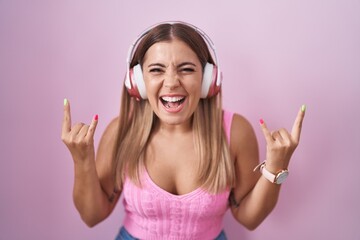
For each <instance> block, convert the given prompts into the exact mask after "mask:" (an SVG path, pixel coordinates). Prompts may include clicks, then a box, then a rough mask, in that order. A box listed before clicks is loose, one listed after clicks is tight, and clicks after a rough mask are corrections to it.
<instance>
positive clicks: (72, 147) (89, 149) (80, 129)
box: [61, 99, 98, 162]
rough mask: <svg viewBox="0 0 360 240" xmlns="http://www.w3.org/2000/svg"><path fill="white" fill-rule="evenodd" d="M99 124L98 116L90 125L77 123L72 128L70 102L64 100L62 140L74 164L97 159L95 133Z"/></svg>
mask: <svg viewBox="0 0 360 240" xmlns="http://www.w3.org/2000/svg"><path fill="white" fill-rule="evenodd" d="M97 123H98V115H95V116H94V118H93V120H92V121H91V123H90V125H86V124H84V123H76V124H75V125H73V126H71V113H70V102H69V101H68V100H67V99H64V118H63V122H62V131H61V139H62V141H63V142H64V143H65V145H66V146H67V147H68V149H69V151H70V153H71V155H72V157H73V159H74V162H79V161H81V162H83V161H86V160H89V159H90V160H94V159H95V150H94V133H95V130H96V126H97Z"/></svg>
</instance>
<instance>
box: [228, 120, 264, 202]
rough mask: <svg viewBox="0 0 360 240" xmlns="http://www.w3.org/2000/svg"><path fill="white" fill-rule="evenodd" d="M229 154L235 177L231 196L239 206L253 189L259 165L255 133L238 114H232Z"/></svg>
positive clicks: (257, 177)
mask: <svg viewBox="0 0 360 240" xmlns="http://www.w3.org/2000/svg"><path fill="white" fill-rule="evenodd" d="M230 153H231V157H232V159H234V166H235V175H236V182H235V186H234V189H233V194H234V197H235V201H236V202H237V203H239V204H241V200H242V199H243V198H244V197H245V196H246V195H247V194H248V193H249V192H250V191H251V190H252V189H253V188H254V186H255V184H256V182H257V180H258V179H259V177H260V174H259V173H258V172H253V169H254V168H255V166H256V165H257V164H258V163H259V150H258V143H257V139H256V135H255V132H254V130H253V128H252V126H251V124H250V123H249V122H248V121H247V120H246V119H245V118H244V117H243V116H240V115H238V114H234V117H233V120H232V124H231V134H230Z"/></svg>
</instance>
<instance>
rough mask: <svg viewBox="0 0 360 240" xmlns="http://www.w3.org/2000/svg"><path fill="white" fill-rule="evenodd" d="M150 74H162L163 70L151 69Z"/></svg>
mask: <svg viewBox="0 0 360 240" xmlns="http://www.w3.org/2000/svg"><path fill="white" fill-rule="evenodd" d="M149 72H151V73H161V72H163V70H162V69H161V68H151V69H149Z"/></svg>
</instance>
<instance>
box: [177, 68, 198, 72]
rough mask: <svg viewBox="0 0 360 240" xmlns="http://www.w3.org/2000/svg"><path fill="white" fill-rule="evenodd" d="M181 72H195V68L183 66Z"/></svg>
mask: <svg viewBox="0 0 360 240" xmlns="http://www.w3.org/2000/svg"><path fill="white" fill-rule="evenodd" d="M180 71H181V72H195V69H194V68H182V69H180Z"/></svg>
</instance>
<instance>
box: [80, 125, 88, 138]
mask: <svg viewBox="0 0 360 240" xmlns="http://www.w3.org/2000/svg"><path fill="white" fill-rule="evenodd" d="M89 127H90V126H89V125H86V124H83V125H82V127H81V128H80V131H79V132H78V134H77V137H78V138H80V139H82V138H85V136H86V134H87V132H88V130H89Z"/></svg>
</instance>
